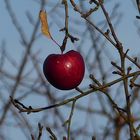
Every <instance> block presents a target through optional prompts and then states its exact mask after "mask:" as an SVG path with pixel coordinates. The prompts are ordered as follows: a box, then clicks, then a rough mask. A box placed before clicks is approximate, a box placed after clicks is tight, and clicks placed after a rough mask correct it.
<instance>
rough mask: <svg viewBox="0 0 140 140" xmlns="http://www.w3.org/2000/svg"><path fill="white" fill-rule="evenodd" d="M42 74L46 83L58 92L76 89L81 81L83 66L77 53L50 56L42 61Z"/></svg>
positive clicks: (82, 61)
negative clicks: (58, 90)
mask: <svg viewBox="0 0 140 140" xmlns="http://www.w3.org/2000/svg"><path fill="white" fill-rule="evenodd" d="M43 72H44V75H45V77H46V79H47V80H48V82H49V83H50V84H51V85H53V86H54V87H55V88H58V89H60V90H71V89H74V88H76V87H77V86H78V85H79V84H80V83H81V81H82V80H83V77H84V73H85V64H84V60H83V57H82V56H81V54H80V53H79V52H77V51H74V50H71V51H69V52H67V53H65V54H50V55H49V56H48V57H47V58H46V59H45V61H44V64H43Z"/></svg>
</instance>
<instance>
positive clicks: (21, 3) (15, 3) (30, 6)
mask: <svg viewBox="0 0 140 140" xmlns="http://www.w3.org/2000/svg"><path fill="white" fill-rule="evenodd" d="M57 1H58V0H57ZM117 2H120V12H122V13H123V15H122V20H121V23H119V26H118V27H117V29H116V32H117V35H118V37H119V39H120V41H121V42H122V43H123V46H124V48H125V49H128V48H129V49H130V50H131V51H130V55H132V56H133V55H137V54H138V53H139V52H140V47H139V44H140V39H139V37H140V36H138V35H137V28H136V26H135V24H134V23H135V22H137V21H138V19H136V15H138V10H137V9H136V7H135V6H134V5H133V3H132V2H131V0H128V1H127V2H126V1H123V0H115V1H113V2H110V1H109V2H108V3H107V10H108V11H112V10H113V9H112V5H113V3H117ZM10 3H11V5H12V9H13V10H14V12H15V13H16V16H17V17H18V22H19V23H20V25H21V26H22V28H23V30H24V33H25V35H26V38H27V40H28V39H30V36H31V32H32V30H33V26H32V25H31V24H30V23H29V21H28V19H27V16H26V15H25V11H30V13H31V14H32V16H33V19H34V20H36V18H37V17H38V14H39V11H40V7H39V6H38V4H37V3H36V2H33V0H12V1H10ZM45 9H46V11H47V12H48V13H49V16H48V20H49V25H50V24H52V25H53V28H51V27H52V26H51V27H50V30H51V32H52V35H53V36H54V37H55V39H56V40H57V41H58V42H59V43H60V44H61V43H62V39H63V33H60V32H59V27H63V25H64V24H63V23H64V21H62V19H63V17H62V18H60V17H56V15H55V12H53V13H51V12H50V11H51V10H52V7H48V6H46V7H45ZM0 11H1V12H0V19H1V20H0V21H1V22H0V42H2V41H3V40H4V41H5V42H6V45H5V47H6V49H7V51H8V53H9V54H10V55H11V56H12V57H13V58H14V59H15V60H16V62H17V63H18V64H19V63H20V62H21V56H22V55H23V51H24V48H23V46H22V44H21V42H20V41H21V40H20V36H19V34H18V33H17V31H16V30H15V27H14V26H13V24H12V22H11V19H10V17H9V15H8V12H7V10H6V5H5V3H4V1H0ZM56 12H57V11H56ZM62 15H63V16H64V13H63V12H62ZM70 16H71V17H73V16H77V18H80V16H79V15H78V14H77V13H76V14H75V12H73V11H72V10H71V15H70ZM53 18H56V19H57V20H61V24H60V25H57V24H56V23H53ZM94 18H95V19H94V21H95V23H96V22H97V21H99V20H101V19H102V18H103V15H102V14H101V13H100V14H99V15H98V14H95V16H94ZM96 19H97V21H96ZM70 26H72V25H70ZM79 28H80V26H79ZM80 30H83V28H81V29H80ZM40 33H41V31H40V30H38V35H39V34H40ZM86 45H87V46H88V45H90V43H89V44H88V40H87V42H86ZM0 46H1V45H0ZM75 46H79V44H78V43H76V44H75ZM75 46H74V45H73V44H72V43H70V42H69V43H68V48H67V50H70V49H74V47H75ZM107 47H110V46H107ZM32 50H33V52H37V51H39V50H41V53H40V55H39V60H40V67H41V65H42V64H43V60H44V59H45V57H46V56H47V55H49V54H50V53H58V52H59V48H57V46H55V44H54V43H53V42H52V41H51V40H49V39H47V38H46V37H41V38H39V39H38V41H37V42H36V43H35V44H34V47H33V48H32ZM112 51H113V50H112ZM85 52H86V49H85ZM112 56H114V54H112ZM115 57H116V56H115ZM9 67H11V65H10V64H9V63H7V64H5V69H6V70H7V71H10V72H11V73H13V74H16V72H17V70H16V69H14V68H11V69H9ZM27 71H28V68H27ZM84 81H85V82H82V84H81V85H82V86H85V85H86V86H87V85H88V84H89V81H86V80H84ZM85 83H86V84H85ZM84 84H85V85H84ZM58 92H60V91H58ZM7 97H8V94H7V95H6V96H5V98H7ZM37 98H38V96H37V97H35V101H33V102H32V103H33V104H34V105H36V100H37ZM31 99H32V98H29V99H28V100H27V101H25V102H27V103H30V100H31ZM42 100H43V99H40V100H37V101H38V102H37V103H38V104H37V105H40V106H41V105H42V106H44V105H45V103H46V102H45V100H44V102H42ZM80 102H81V103H83V100H81V101H80ZM84 104H86V101H85V100H84ZM66 111H67V110H66ZM40 115H41V113H39V114H37V115H30V116H29V119H31V121H32V118H34V120H37V119H38V118H39V117H40ZM77 115H78V114H77ZM9 116H10V114H9ZM75 116H76V115H75ZM81 120H82V119H81ZM74 122H77V118H76V117H75V121H74ZM79 123H80V122H79ZM36 126H37V124H36ZM4 131H5V133H6V132H7V131H8V132H9V137H10V138H11V140H16V139H19V138H20V140H24V139H25V138H24V137H23V134H22V133H20V130H18V129H11V128H6V127H5V130H4ZM43 137H44V139H45V137H46V135H45V136H43Z"/></svg>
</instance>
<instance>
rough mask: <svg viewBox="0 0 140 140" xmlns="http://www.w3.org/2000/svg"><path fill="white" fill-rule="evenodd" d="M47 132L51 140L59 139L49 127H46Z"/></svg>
mask: <svg viewBox="0 0 140 140" xmlns="http://www.w3.org/2000/svg"><path fill="white" fill-rule="evenodd" d="M46 130H47V131H48V132H49V134H50V139H51V140H57V137H56V136H55V134H54V133H53V131H52V130H51V129H50V128H49V127H46Z"/></svg>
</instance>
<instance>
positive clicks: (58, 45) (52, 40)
mask: <svg viewBox="0 0 140 140" xmlns="http://www.w3.org/2000/svg"><path fill="white" fill-rule="evenodd" d="M51 40H52V41H53V42H54V43H55V44H56V45H57V46H59V47H61V46H60V45H59V44H58V43H57V42H56V41H55V40H54V39H53V37H52V36H51Z"/></svg>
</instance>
